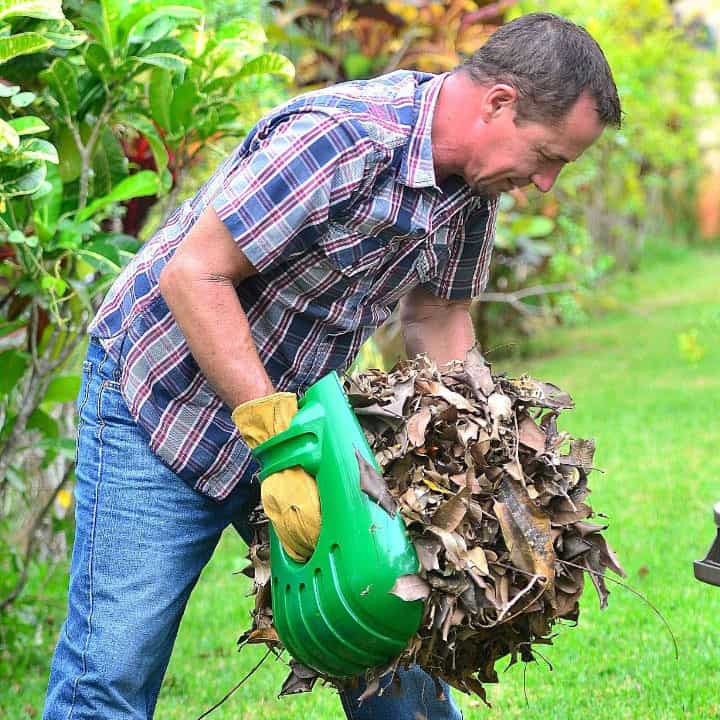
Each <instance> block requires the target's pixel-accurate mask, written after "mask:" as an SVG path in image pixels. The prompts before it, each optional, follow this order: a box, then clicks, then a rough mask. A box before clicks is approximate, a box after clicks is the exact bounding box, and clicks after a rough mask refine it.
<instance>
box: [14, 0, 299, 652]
mask: <svg viewBox="0 0 720 720" xmlns="http://www.w3.org/2000/svg"><path fill="white" fill-rule="evenodd" d="M208 17H209V16H208V13H207V11H206V8H205V6H204V5H203V4H202V2H201V1H200V0H136V2H131V3H127V2H120V1H119V0H100V1H99V2H79V1H78V0H72V1H71V2H68V3H67V4H66V6H65V14H63V12H62V10H61V6H60V2H59V1H58V0H0V57H1V58H2V62H1V64H0V258H1V259H2V266H1V267H0V558H1V560H0V569H1V571H2V572H1V574H2V581H0V633H2V635H1V636H0V643H2V642H8V641H9V640H8V637H9V635H8V633H9V629H10V627H11V626H12V623H5V622H3V618H5V617H9V613H10V611H11V610H13V609H14V608H16V607H17V605H18V603H19V602H20V600H19V598H20V593H21V591H22V589H23V587H24V585H25V583H26V581H27V579H28V577H29V575H30V574H31V572H32V568H33V563H34V561H35V559H36V557H37V553H36V549H37V547H38V544H39V543H38V539H39V538H40V537H41V536H42V533H43V532H44V531H49V533H50V535H52V532H53V523H55V525H57V523H56V522H55V521H54V520H53V517H52V516H53V513H52V510H53V507H56V506H58V502H59V500H63V502H61V503H60V506H62V505H63V504H65V505H66V504H67V502H66V498H65V495H63V493H64V490H63V487H64V485H65V483H66V482H67V481H68V479H70V478H71V477H72V472H73V468H72V465H73V459H74V442H73V440H72V439H71V435H72V432H73V428H72V425H73V421H72V417H73V416H72V413H68V412H66V405H67V403H70V402H72V401H73V400H74V398H75V396H76V395H77V391H78V387H79V374H78V365H79V360H80V358H81V356H82V350H83V348H84V345H85V330H86V328H87V324H88V322H89V320H90V319H91V317H92V316H93V315H94V312H95V310H96V308H97V305H98V302H99V300H100V299H101V298H102V296H103V295H104V293H105V291H106V290H107V288H108V286H109V284H110V283H111V282H112V280H113V279H114V278H115V276H116V275H117V273H118V272H119V270H120V269H121V268H122V267H123V266H124V265H125V264H126V263H127V261H128V260H129V259H130V258H131V257H132V256H133V254H134V253H135V251H136V250H137V249H138V247H139V244H140V243H139V240H138V239H137V233H138V232H139V230H140V228H141V227H142V224H143V222H144V220H145V217H146V214H147V211H148V210H149V209H150V208H151V207H152V206H153V205H154V204H156V203H157V202H158V201H160V202H163V201H164V200H165V202H167V200H166V199H167V198H170V200H173V199H174V197H175V196H176V194H177V193H178V192H179V191H180V189H181V187H182V183H183V181H184V179H185V176H186V171H187V169H188V167H190V166H191V165H192V164H193V163H194V162H197V161H198V159H199V158H200V157H201V156H202V153H203V151H204V150H205V149H206V148H208V147H211V146H212V145H213V144H214V143H219V142H222V141H223V139H225V138H239V137H241V136H242V135H244V133H245V132H246V131H247V129H248V128H249V127H250V126H251V124H252V122H253V121H254V119H255V118H256V117H257V116H258V114H259V107H260V104H259V94H258V92H259V90H258V88H259V87H261V86H259V85H258V78H260V79H265V78H270V77H277V78H279V79H280V80H281V81H283V82H287V80H289V79H291V78H292V76H293V71H294V69H293V66H292V64H291V62H290V61H289V60H288V59H287V58H285V57H284V56H282V55H279V54H277V53H273V52H269V51H267V50H266V47H265V46H266V36H265V32H264V30H263V28H262V26H261V25H259V24H258V23H257V22H254V21H251V20H248V19H244V18H239V17H232V16H229V17H225V18H224V24H223V25H222V27H217V26H216V25H215V24H213V23H212V22H210V21H209V20H208ZM138 148H144V150H145V151H146V153H145V154H140V153H138ZM140 201H142V202H143V203H144V204H143V205H142V206H141V207H140V206H138V205H137V204H136V203H138V202H140ZM54 529H55V530H58V527H55V528H54ZM60 529H62V528H60ZM65 529H67V525H66V526H65ZM46 549H47V548H46Z"/></svg>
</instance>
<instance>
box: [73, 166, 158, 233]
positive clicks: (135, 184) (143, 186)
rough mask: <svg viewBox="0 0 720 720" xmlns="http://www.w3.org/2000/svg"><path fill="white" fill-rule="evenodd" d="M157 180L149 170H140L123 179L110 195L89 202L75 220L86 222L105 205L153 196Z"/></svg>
mask: <svg viewBox="0 0 720 720" xmlns="http://www.w3.org/2000/svg"><path fill="white" fill-rule="evenodd" d="M158 187H159V179H158V176H157V174H156V173H154V172H152V171H151V170H141V171H140V172H139V173H136V174H135V175H131V176H130V177H127V178H125V179H124V180H123V181H122V182H120V183H118V185H117V186H116V187H114V188H113V189H112V191H111V192H110V193H108V194H107V195H105V196H104V197H101V198H98V199H97V200H94V201H93V202H91V203H90V204H89V205H88V206H87V207H85V208H83V209H82V210H80V211H79V212H78V213H77V215H76V218H77V220H80V221H82V220H87V219H88V218H89V217H91V216H92V215H93V214H94V213H96V212H98V211H99V210H101V209H102V208H104V207H106V206H107V205H111V204H112V203H116V202H123V201H124V200H131V199H132V198H135V197H144V196H146V195H155V194H156V193H157V191H158Z"/></svg>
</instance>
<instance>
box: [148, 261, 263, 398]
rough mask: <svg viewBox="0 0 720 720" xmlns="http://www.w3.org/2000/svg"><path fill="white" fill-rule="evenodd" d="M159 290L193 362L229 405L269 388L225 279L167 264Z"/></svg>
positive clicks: (230, 283)
mask: <svg viewBox="0 0 720 720" xmlns="http://www.w3.org/2000/svg"><path fill="white" fill-rule="evenodd" d="M160 289H161V292H162V295H163V297H164V299H165V302H167V304H168V307H169V308H170V310H171V312H172V314H173V317H174V318H175V321H176V322H177V324H178V326H179V327H180V330H181V331H182V333H183V335H184V336H185V339H186V340H187V343H188V345H189V347H190V351H191V352H192V354H193V357H194V358H195V360H196V361H197V364H198V365H199V366H200V369H201V370H202V371H203V373H204V375H205V377H207V379H208V380H209V382H210V384H211V385H212V386H213V387H214V388H215V390H216V391H217V393H218V394H219V395H220V397H221V398H222V399H223V400H224V401H225V402H226V403H227V404H228V405H229V406H230V407H231V408H234V407H237V406H238V405H239V404H240V403H242V402H245V401H246V400H252V399H254V398H258V397H262V396H263V395H268V394H269V393H272V392H274V388H273V385H272V382H271V381H270V378H269V377H268V374H267V372H266V371H265V368H264V367H263V365H262V363H261V362H260V357H259V356H258V352H257V348H256V347H255V343H254V342H253V339H252V335H251V333H250V327H249V325H248V321H247V317H246V316H245V313H244V311H243V309H242V306H241V305H240V301H239V300H238V297H237V293H236V292H235V288H234V287H233V285H232V282H231V281H230V280H229V279H227V278H218V277H212V276H208V275H207V274H206V273H205V272H204V270H203V269H202V268H200V267H194V264H190V263H187V264H176V265H168V266H167V267H166V268H165V270H163V275H162V276H161V283H160Z"/></svg>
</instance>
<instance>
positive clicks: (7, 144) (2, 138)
mask: <svg viewBox="0 0 720 720" xmlns="http://www.w3.org/2000/svg"><path fill="white" fill-rule="evenodd" d="M18 145H20V138H19V136H18V132H17V130H15V128H14V127H13V126H12V125H11V124H10V123H7V122H5V120H3V119H1V118H0V152H8V151H11V150H16V149H17V147H18Z"/></svg>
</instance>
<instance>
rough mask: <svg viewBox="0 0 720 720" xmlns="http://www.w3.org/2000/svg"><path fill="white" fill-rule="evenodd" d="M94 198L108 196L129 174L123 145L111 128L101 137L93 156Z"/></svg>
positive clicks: (106, 128)
mask: <svg viewBox="0 0 720 720" xmlns="http://www.w3.org/2000/svg"><path fill="white" fill-rule="evenodd" d="M92 167H93V172H94V175H93V186H92V196H93V197H96V196H98V195H107V194H108V193H109V192H110V191H111V190H112V189H113V187H115V185H117V184H118V183H119V182H120V181H121V180H122V179H123V178H125V177H127V174H128V160H127V157H126V156H125V153H124V152H123V148H122V145H121V144H120V141H119V140H118V139H117V137H116V136H115V134H114V133H113V132H112V130H111V129H110V128H109V127H105V128H103V130H102V133H101V135H100V142H98V144H97V145H96V146H95V154H94V156H93V163H92Z"/></svg>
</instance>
